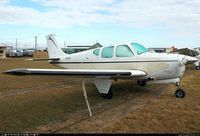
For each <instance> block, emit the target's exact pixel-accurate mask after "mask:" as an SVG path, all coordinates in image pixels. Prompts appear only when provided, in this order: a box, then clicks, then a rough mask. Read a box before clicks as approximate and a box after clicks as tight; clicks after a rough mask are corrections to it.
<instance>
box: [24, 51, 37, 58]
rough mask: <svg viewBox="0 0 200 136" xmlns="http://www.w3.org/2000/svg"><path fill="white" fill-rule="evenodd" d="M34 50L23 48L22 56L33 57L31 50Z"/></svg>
mask: <svg viewBox="0 0 200 136" xmlns="http://www.w3.org/2000/svg"><path fill="white" fill-rule="evenodd" d="M34 51H35V50H23V56H24V57H33V52H34Z"/></svg>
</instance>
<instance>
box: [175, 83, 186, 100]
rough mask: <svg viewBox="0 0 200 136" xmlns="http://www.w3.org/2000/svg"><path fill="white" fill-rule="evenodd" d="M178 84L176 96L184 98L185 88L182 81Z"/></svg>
mask: <svg viewBox="0 0 200 136" xmlns="http://www.w3.org/2000/svg"><path fill="white" fill-rule="evenodd" d="M176 86H177V87H178V89H177V90H176V91H175V93H174V94H175V96H176V97H177V98H184V97H185V94H186V93H185V91H184V90H183V89H181V87H180V86H181V85H180V82H178V83H176Z"/></svg>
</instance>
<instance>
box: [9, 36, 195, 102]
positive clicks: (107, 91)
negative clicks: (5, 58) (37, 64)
mask: <svg viewBox="0 0 200 136" xmlns="http://www.w3.org/2000/svg"><path fill="white" fill-rule="evenodd" d="M46 39H47V45H48V55H49V58H46V59H33V60H49V62H50V64H55V65H58V66H61V67H63V68H65V69H32V68H17V69H12V70H8V71H6V72H5V73H7V74H14V75H27V74H28V75H29V74H32V75H66V76H79V77H90V78H94V84H95V86H96V87H97V89H98V91H99V93H101V94H102V97H104V98H107V99H111V98H112V91H111V81H112V80H117V79H135V80H137V84H138V85H141V86H144V85H146V83H148V82H152V83H173V84H175V85H176V86H177V90H176V91H175V96H176V97H178V98H183V97H184V96H185V91H184V90H183V89H181V86H180V81H181V78H182V76H183V74H184V72H185V65H186V64H190V63H194V62H196V61H197V59H196V58H194V57H189V56H185V55H178V54H161V53H150V52H148V50H147V49H146V48H145V47H144V46H142V45H140V44H138V43H131V44H128V45H126V44H122V45H116V46H113V45H111V46H104V47H101V48H96V49H91V50H87V51H83V52H79V53H74V54H66V53H64V52H63V51H62V50H61V48H59V46H58V43H57V41H56V39H55V35H48V36H46Z"/></svg>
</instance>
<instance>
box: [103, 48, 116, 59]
mask: <svg viewBox="0 0 200 136" xmlns="http://www.w3.org/2000/svg"><path fill="white" fill-rule="evenodd" d="M113 50H114V46H110V47H104V48H103V50H102V51H101V57H102V58H112V57H113Z"/></svg>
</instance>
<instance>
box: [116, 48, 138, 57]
mask: <svg viewBox="0 0 200 136" xmlns="http://www.w3.org/2000/svg"><path fill="white" fill-rule="evenodd" d="M133 56H134V55H133V52H132V51H131V49H130V48H129V47H128V46H127V45H118V46H117V49H116V57H133Z"/></svg>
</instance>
